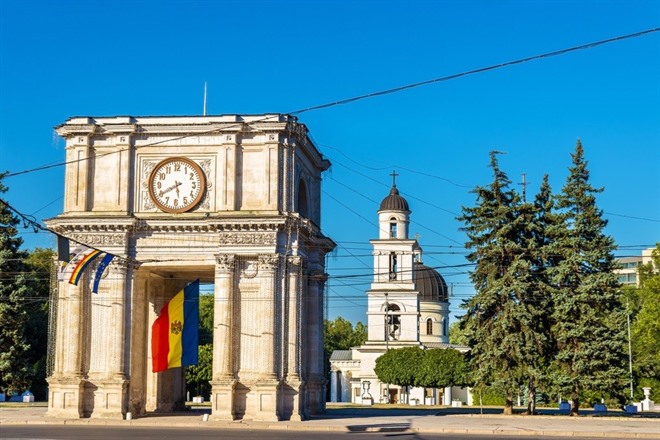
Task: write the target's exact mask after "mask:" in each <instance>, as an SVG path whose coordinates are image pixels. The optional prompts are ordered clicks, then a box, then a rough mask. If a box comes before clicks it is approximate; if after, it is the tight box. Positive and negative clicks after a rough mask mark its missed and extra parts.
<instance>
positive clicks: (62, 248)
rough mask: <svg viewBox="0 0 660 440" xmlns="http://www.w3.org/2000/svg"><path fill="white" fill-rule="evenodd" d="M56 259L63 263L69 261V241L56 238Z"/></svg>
mask: <svg viewBox="0 0 660 440" xmlns="http://www.w3.org/2000/svg"><path fill="white" fill-rule="evenodd" d="M57 259H58V260H59V261H62V262H64V263H68V262H69V261H71V252H70V251H69V239H68V238H66V237H62V236H61V235H58V236H57Z"/></svg>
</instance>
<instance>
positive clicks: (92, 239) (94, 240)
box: [67, 233, 126, 247]
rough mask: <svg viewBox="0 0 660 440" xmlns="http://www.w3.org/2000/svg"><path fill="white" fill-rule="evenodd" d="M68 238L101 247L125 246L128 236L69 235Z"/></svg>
mask: <svg viewBox="0 0 660 440" xmlns="http://www.w3.org/2000/svg"><path fill="white" fill-rule="evenodd" d="M67 237H68V238H70V239H72V240H74V241H77V242H80V243H84V244H86V245H88V246H93V247H99V246H122V247H123V246H125V245H126V235H125V234H75V233H69V234H67Z"/></svg>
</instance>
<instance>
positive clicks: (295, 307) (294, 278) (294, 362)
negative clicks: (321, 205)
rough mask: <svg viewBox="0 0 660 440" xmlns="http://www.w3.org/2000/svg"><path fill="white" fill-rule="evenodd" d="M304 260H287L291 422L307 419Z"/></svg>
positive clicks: (287, 339)
mask: <svg viewBox="0 0 660 440" xmlns="http://www.w3.org/2000/svg"><path fill="white" fill-rule="evenodd" d="M301 263H302V259H301V258H300V257H298V256H295V257H289V258H288V259H287V264H288V274H289V289H288V292H287V293H288V295H287V296H288V304H287V318H288V319H287V320H288V324H289V325H288V329H287V338H286V341H287V375H286V383H287V385H288V391H289V393H290V399H291V404H292V408H293V409H292V414H291V420H302V419H303V418H305V409H304V408H303V405H302V400H301V394H302V392H303V388H304V384H303V382H302V381H301V375H300V349H301V336H302V335H301V325H300V312H301V306H302V305H301V302H300V281H301V280H300V275H301V269H302V265H301Z"/></svg>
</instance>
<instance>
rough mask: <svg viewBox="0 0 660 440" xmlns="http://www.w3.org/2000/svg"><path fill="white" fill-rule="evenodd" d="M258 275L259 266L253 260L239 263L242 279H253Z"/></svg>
mask: <svg viewBox="0 0 660 440" xmlns="http://www.w3.org/2000/svg"><path fill="white" fill-rule="evenodd" d="M258 273H259V264H258V263H257V262H256V261H254V260H242V261H241V275H242V277H243V278H254V277H256V276H257V274H258Z"/></svg>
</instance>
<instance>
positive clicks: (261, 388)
mask: <svg viewBox="0 0 660 440" xmlns="http://www.w3.org/2000/svg"><path fill="white" fill-rule="evenodd" d="M279 262H280V256H279V255H278V254H266V255H260V256H259V272H258V274H259V280H260V286H259V296H258V298H257V301H258V303H259V307H258V308H257V310H258V313H257V316H255V318H256V319H258V320H260V321H261V325H260V330H261V332H260V335H259V351H260V355H259V359H260V361H261V363H262V365H261V368H260V371H259V376H258V377H257V379H256V381H255V382H253V383H251V384H249V388H250V390H249V391H248V393H247V396H246V406H245V418H248V419H249V418H252V419H254V420H263V421H277V420H279V415H280V412H281V411H280V398H279V397H280V396H279V391H280V382H279V379H278V375H277V366H278V365H279V364H280V362H281V355H280V353H278V351H277V350H276V343H277V342H276V341H277V338H276V333H277V320H278V319H280V318H279V317H278V313H277V310H278V309H277V296H278V295H277V285H276V282H277V273H278V268H279Z"/></svg>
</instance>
